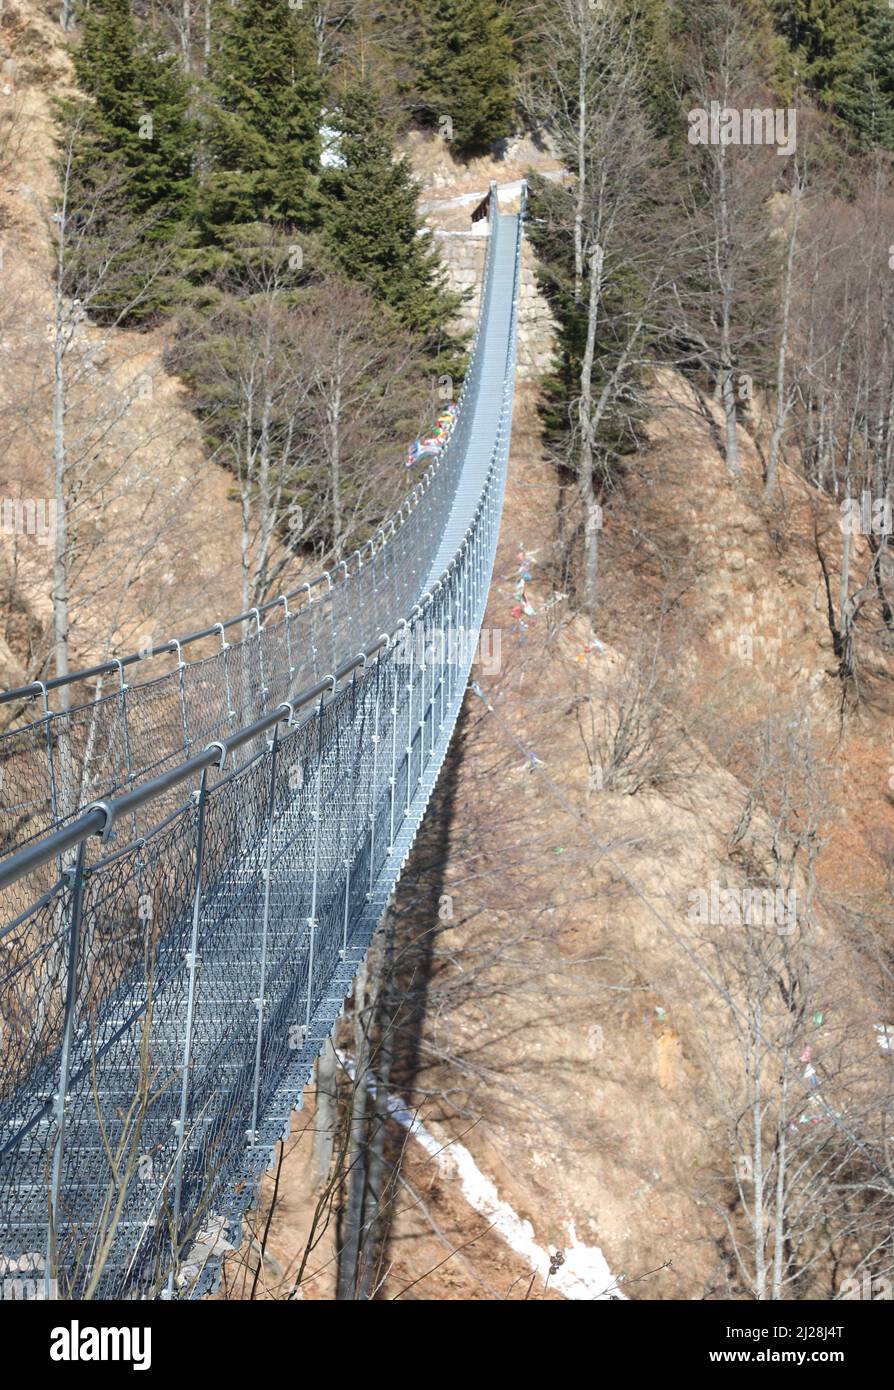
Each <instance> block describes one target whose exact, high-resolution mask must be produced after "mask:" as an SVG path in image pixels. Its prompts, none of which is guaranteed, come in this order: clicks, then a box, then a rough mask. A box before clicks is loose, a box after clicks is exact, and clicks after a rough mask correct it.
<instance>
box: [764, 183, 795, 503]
mask: <svg viewBox="0 0 894 1390" xmlns="http://www.w3.org/2000/svg"><path fill="white" fill-rule="evenodd" d="M794 196H795V207H794V211H793V213H792V228H791V233H790V235H789V239H788V254H787V256H786V261H785V277H784V280H783V287H782V328H781V331H780V335H779V355H778V357H777V361H776V419H775V421H774V422H773V433H772V434H771V435H770V448H769V453H768V455H767V478H766V483H765V492H766V495H767V496H768V497H769V496H770V495H771V493H772V492H773V491H774V490H775V487H776V475H777V470H778V466H779V449H780V446H781V444H782V436H783V433H784V432H785V422H786V419H787V418H788V409H789V402H788V382H787V378H786V364H787V360H788V335H789V324H790V321H791V311H792V286H793V283H794V272H795V250H796V247H797V244H798V225H799V223H800V220H801V197H802V190H801V183H800V178H798V179H797V181H796V185H795V195H794Z"/></svg>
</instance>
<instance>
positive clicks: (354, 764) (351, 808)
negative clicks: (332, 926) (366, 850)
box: [341, 660, 366, 960]
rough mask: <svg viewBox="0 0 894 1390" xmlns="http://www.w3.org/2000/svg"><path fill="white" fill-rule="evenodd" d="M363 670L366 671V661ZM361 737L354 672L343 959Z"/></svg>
mask: <svg viewBox="0 0 894 1390" xmlns="http://www.w3.org/2000/svg"><path fill="white" fill-rule="evenodd" d="M363 669H364V671H365V669H366V662H365V660H364V663H363ZM359 742H360V740H359V735H358V730H357V672H356V671H355V672H354V675H353V679H352V680H351V794H350V796H349V797H348V833H347V844H346V846H345V849H346V853H345V855H344V856H343V858H342V866H343V868H344V871H345V897H344V916H343V921H342V942H341V958H342V960H344V959H345V957H346V955H347V953H348V917H349V915H350V907H351V866H352V865H353V862H354V798H355V796H356V795H357V752H358V747H359Z"/></svg>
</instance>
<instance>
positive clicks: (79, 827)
mask: <svg viewBox="0 0 894 1390" xmlns="http://www.w3.org/2000/svg"><path fill="white" fill-rule="evenodd" d="M495 213H496V207H495V199H494V209H493V215H494V235H493V236H492V245H491V252H490V254H489V256H488V265H489V267H490V272H491V273H493V274H496V273H498V274H499V277H500V279H499V287H497V286H496V284H495V282H489V285H488V291H489V292H490V291H493V292H494V293H500V294H504V295H505V294H509V295H511V296H512V305H513V309H512V313H511V317H510V328H509V332H508V338H507V340H506V341H502V342H499V343H497V342H495V341H494V340H493V338H488V339H487V341H486V343H485V344H484V349H485V351H486V353H487V354H490V355H491V357H490V361H491V366H493V363H494V358H493V356H492V355H493V354H495V353H497V354H503V362H502V380H503V387H502V399H501V405H500V411H499V419H498V425H497V428H496V433H495V436H494V438H493V439H492V440H488V442H487V448H488V450H489V464H488V467H487V471H486V476H484V478H483V483H482V487H481V490H480V495H479V497H478V500H477V504H476V505H475V508H474V511H473V512H472V514H471V515H470V516H469V518H468V525H467V526H466V529H465V534H464V539H463V541H462V544H461V545H460V547H459V549H458V551H457V553H456V554H455V556H454V558H453V560H452V562H451V563H450V565H449V567H448V568H447V570H446V571H445V572H444V573H443V575H442V576H441V577H440V578H439V579H438V580H437V581H436V582H435V583H434V585H432V587H431V588H429V589H428V590H427V591H425V592H422V589H421V586H420V588H417V590H416V591H415V593H412V594H410V595H409V597H408V598H404V594H405V592H406V589H407V587H408V585H409V579H408V576H409V575H410V574H412V565H413V564H417V565H418V564H421V563H422V561H423V560H424V558H425V556H426V555H427V554H428V550H427V548H426V547H429V546H430V547H432V550H431V553H432V554H434V553H435V550H434V547H435V546H436V544H437V542H438V541H439V539H440V536H441V535H442V533H444V529H445V526H446V524H447V518H448V514H449V515H451V516H452V519H453V520H454V522H455V520H456V497H457V491H456V485H455V484H456V478H454V481H453V486H452V488H451V484H450V470H451V469H454V470H455V471H456V476H457V477H458V475H459V469H460V467H461V461H460V463H456V462H455V461H453V460H451V459H447V460H445V466H443V467H442V468H441V469H440V470H438V471H437V472H436V473H434V474H432V475H431V477H430V481H429V484H428V486H427V489H426V493H425V499H426V500H425V504H424V505H416V506H415V507H414V508H413V512H412V515H411V516H410V517H409V518H408V520H407V523H406V524H405V526H404V527H396V528H395V531H394V534H393V536H392V538H391V540H390V541H389V543H388V544H387V545H385V546H383V547H382V548H381V550H380V551H379V552H378V554H379V555H382V556H385V555H389V556H391V557H392V559H391V561H390V562H389V563H390V564H391V567H392V572H393V573H394V574H397V573H398V572H400V574H402V576H403V578H402V579H401V580H400V581H398V580H395V589H394V593H395V595H399V596H400V598H399V599H398V598H397V597H395V599H394V602H395V603H400V602H402V603H404V607H403V609H402V611H400V612H399V617H398V618H397V619H396V620H395V622H394V623H392V624H391V626H390V627H389V626H388V624H387V622H386V623H381V625H380V620H381V618H382V616H383V615H385V614H388V613H393V612H394V611H395V610H394V609H393V608H391V607H390V604H391V595H390V594H389V595H388V605H387V606H386V605H385V604H384V599H383V598H382V590H381V588H377V587H376V585H374V584H370V585H369V586H368V588H367V590H366V595H365V597H366V600H368V602H369V605H370V610H371V611H372V612H373V613H374V614H375V616H376V619H377V623H376V624H374V625H373V627H374V629H375V628H377V629H378V632H381V634H382V635H381V636H379V635H378V632H376V631H374V632H373V638H372V639H369V638H368V637H367V638H365V639H361V640H360V641H359V642H355V645H354V646H353V648H352V649H351V650H346V653H345V655H344V656H343V658H342V659H341V660H336V659H335V658H336V657H337V656H339V654H340V651H344V650H345V649H336V647H335V646H334V645H333V647H332V650H331V651H329V652H328V653H327V657H328V660H327V662H326V663H325V665H326V666H328V667H329V668H330V670H331V674H327V673H325V672H323V674H319V672H321V671H323V665H322V664H321V665H320V666H318V667H317V668H312V667H311V668H310V669H309V670H308V674H309V675H310V676H311V677H316V676H317V675H318V674H319V678H318V679H313V680H312V681H311V682H310V683H309V686H308V688H307V689H306V690H304V691H303V692H302V693H301V694H300V695H294V694H293V695H292V698H291V700H288V699H287V700H286V701H285V702H284V703H281V704H279V705H278V706H277V707H274V708H273V709H272V710H269V705H268V706H267V707H266V708H267V709H268V710H269V712H265V713H264V714H263V715H262V716H261V717H259V718H256V719H255V720H254V721H251V720H249V721H247V722H246V723H245V724H244V726H243V727H240V728H238V729H236V730H235V731H232V732H228V733H226V734H223V735H222V736H220V729H219V727H218V726H211V727H212V732H216V734H217V735H218V737H216V738H215V739H214V740H212V741H210V743H209V746H207V747H205V748H203V749H202V751H200V752H196V751H195V749H196V747H197V744H198V741H199V738H200V737H201V736H200V735H198V733H197V736H196V738H195V739H192V738H190V741H189V742H187V740H186V737H184V742H183V745H182V746H181V748H180V749H179V750H178V754H179V757H180V759H181V760H182V758H183V754H184V753H190V752H192V756H191V757H189V758H188V759H187V761H185V762H184V761H180V762H179V763H178V765H176V766H168V765H167V764H168V763H169V762H170V760H171V758H172V757H173V754H172V753H170V752H168V753H166V754H165V757H164V758H163V759H161V760H159V761H158V762H156V763H155V764H154V766H153V772H154V773H155V775H154V776H152V777H151V778H150V779H149V780H148V781H145V782H143V783H141V784H137V780H136V779H135V778H134V776H133V775H132V773H127V771H126V768H125V775H124V780H123V781H121V782H120V783H119V784H118V785H120V786H122V787H123V788H125V790H124V791H123V792H122V793H121V794H120V795H113V796H112V797H111V798H108V797H106V798H103V799H102V800H101V801H100V802H98V803H96V804H92V805H90V806H88V807H87V808H86V809H84V810H82V811H81V812H80V814H78V815H75V814H74V812H71V811H69V812H68V813H67V823H66V824H65V825H63V826H62V827H61V828H59V829H57V830H56V832H55V833H54V834H53V835H51V836H49V837H46V838H44V839H43V840H41V841H39V842H37V843H36V844H31V845H30V846H26V847H25V848H23V849H20V850H19V851H18V852H17V853H16V854H15V855H14V856H13V857H12V858H11V859H9V860H7V861H6V862H5V863H4V864H2V865H0V901H3V902H4V903H5V904H7V905H8V906H10V907H11V912H10V920H9V921H8V922H7V925H6V926H4V927H3V928H0V1295H2V1296H5V1297H10V1296H12V1297H15V1296H22V1293H21V1291H22V1286H23V1279H22V1277H21V1273H22V1271H23V1269H27V1270H30V1271H31V1273H32V1282H33V1283H34V1286H35V1289H34V1291H35V1294H36V1296H40V1293H41V1292H42V1293H44V1294H47V1293H51V1292H57V1293H58V1294H59V1295H60V1296H71V1297H77V1298H91V1297H102V1298H109V1297H134V1296H136V1297H159V1296H173V1295H176V1296H184V1295H195V1294H197V1293H200V1292H202V1291H203V1290H204V1289H205V1288H207V1287H208V1284H209V1279H210V1277H211V1275H212V1273H213V1269H214V1259H213V1257H212V1258H211V1259H210V1262H209V1263H208V1264H207V1265H205V1264H204V1261H203V1257H201V1256H198V1255H196V1253H195V1252H196V1251H205V1252H206V1254H207V1252H208V1251H211V1250H212V1249H213V1246H214V1238H215V1236H216V1235H218V1234H219V1233H220V1232H221V1231H225V1232H226V1233H227V1234H228V1236H229V1238H230V1239H231V1240H233V1241H236V1240H237V1239H238V1237H239V1226H240V1221H241V1218H242V1216H243V1214H244V1211H245V1209H246V1206H247V1204H248V1202H249V1201H250V1199H251V1195H252V1193H253V1191H254V1188H255V1184H256V1179H257V1177H258V1175H259V1174H260V1172H261V1171H263V1169H264V1168H265V1167H266V1166H267V1165H268V1164H269V1162H270V1161H271V1160H272V1156H273V1151H274V1148H275V1145H276V1142H277V1140H278V1139H279V1138H280V1137H282V1136H283V1135H284V1134H286V1133H287V1132H288V1128H289V1118H290V1114H291V1111H292V1110H293V1109H294V1108H295V1106H296V1105H298V1104H299V1103H300V1096H301V1091H302V1088H303V1085H304V1083H305V1081H306V1079H307V1077H308V1075H309V1073H310V1069H311V1067H312V1064H313V1061H314V1059H315V1057H316V1056H317V1054H318V1052H319V1050H320V1047H321V1046H322V1043H323V1041H324V1039H325V1038H326V1036H327V1035H328V1033H329V1032H330V1030H331V1028H332V1026H333V1024H334V1021H335V1019H336V1017H337V1015H338V1013H339V1011H340V1008H341V1005H342V1001H343V998H344V994H345V993H346V991H347V989H348V987H349V984H350V980H351V978H352V976H353V974H354V972H355V970H356V967H357V964H358V963H359V961H360V960H362V958H363V955H364V954H365V951H366V948H367V946H368V942H369V939H370V937H371V934H372V932H373V930H374V929H375V926H376V924H377V922H378V921H379V920H380V917H381V914H382V912H383V910H384V907H385V905H386V903H387V900H388V898H389V896H390V894H391V893H392V892H393V889H394V885H395V883H396V880H397V878H398V876H399V874H400V872H401V869H402V867H403V865H404V863H405V861H406V857H407V855H408V854H409V851H410V847H411V845H412V841H413V837H414V835H415V833H416V829H417V828H418V825H419V824H420V822H421V819H422V817H423V815H424V813H425V809H426V806H427V803H428V799H429V797H430V795H431V792H432V790H433V788H434V785H435V781H436V779H437V775H438V772H439V769H440V766H441V763H442V761H443V758H444V755H445V752H446V748H447V745H448V743H449V740H450V737H451V734H452V731H453V727H454V723H455V720H456V718H457V715H458V712H459V708H460V705H461V702H462V698H463V692H464V690H465V685H466V681H467V678H468V673H469V669H470V666H471V662H472V654H473V647H474V643H475V641H476V640H477V636H478V632H479V628H480V624H481V620H482V617H483V612H484V604H485V601H486V596H487V589H488V585H489V582H490V575H491V571H492V566H493V558H494V553H495V547H496V539H497V532H498V528H499V519H500V512H501V506H502V496H503V488H504V482H505V473H506V464H507V458H508V445H509V429H510V423H511V408H512V389H513V380H514V360H515V339H516V324H517V316H516V312H515V311H516V308H517V298H518V284H519V267H520V249H521V226H522V219H521V216H519V218H518V219H517V222H516V220H515V219H512V218H502V219H500V221H501V223H503V224H505V228H504V227H502V226H501V229H500V238H502V239H503V242H502V251H499V252H498V250H497V249H495V248H497V243H498V238H497V236H496V228H497V223H496V217H495ZM509 238H511V240H510V239H509ZM500 256H502V258H503V263H501V261H500ZM489 302H490V301H488V303H489ZM482 312H483V314H484V315H485V317H484V318H483V319H482V323H485V324H486V322H487V319H486V315H487V313H488V312H489V309H488V306H487V304H485V306H484V308H483V311H482ZM479 365H480V364H479ZM474 389H475V383H474V382H472V383H470V386H469V390H470V397H469V402H467V405H468V406H469V409H468V414H467V417H466V418H467V422H469V423H468V424H467V428H472V422H473V421H474V398H473V397H472V396H471V392H472V391H474ZM470 402H471V404H469V403H470ZM441 480H443V481H441ZM439 488H441V489H442V490H443V497H444V498H447V497H449V498H450V501H451V506H453V508H454V510H453V512H452V513H450V508H449V507H448V508H447V509H446V510H444V511H443V513H442V512H441V511H440V510H439V509H440V507H441V505H442V501H443V499H441V495H440V494H439V491H438V489H439ZM439 499H440V500H439ZM430 505H431V506H432V507H434V509H435V511H434V515H435V516H436V517H440V521H439V525H438V528H437V530H436V531H435V530H433V529H432V522H431V521H430V519H429V518H428V507H429V506H430ZM413 518H418V520H417V521H416V522H415V525H416V527H417V528H418V537H417V540H416V541H414V540H413V539H412V537H413V534H414V533H413V531H412V530H410V529H409V528H410V526H411V523H412V522H413ZM401 535H403V536H404V537H405V538H407V545H406V547H405V551H404V553H403V555H401V554H400V552H399V551H398V550H397V549H395V548H394V543H395V541H397V540H398V538H399V537H400V536H401ZM422 538H425V544H423V543H422ZM395 556H397V557H398V558H397V560H396V561H395V559H394V558H393V557H395ZM404 561H406V567H403V565H404ZM383 565H384V562H383ZM365 568H366V566H364V569H365ZM361 573H362V571H359V570H358V571H357V572H356V573H353V574H352V573H351V572H349V574H348V576H347V577H346V579H345V584H344V587H343V589H342V591H341V592H342V594H343V593H344V591H345V590H346V589H347V587H348V585H350V584H352V583H353V584H355V586H356V587H355V589H354V593H355V594H357V593H359V592H360V591H361V585H362V583H363V582H365V581H362V580H361V578H360V575H361ZM384 575H385V569H384V568H382V569H381V570H380V573H379V580H380V581H381V580H382V579H383V577H384ZM329 592H330V591H328V590H327V596H328V594H329ZM331 593H332V594H333V595H336V594H337V593H338V586H337V585H333V588H332V590H331ZM377 596H378V598H379V599H380V600H381V606H379V605H378V604H377ZM336 601H337V600H336V599H335V598H333V599H332V600H331V602H332V604H333V609H332V611H333V613H334V612H335V608H334V605H335V603H336ZM370 610H367V609H366V608H363V609H361V608H355V609H354V610H353V611H352V612H351V614H350V616H349V613H348V609H347V607H346V606H343V607H342V609H341V610H340V611H339V613H338V615H337V620H336V618H335V617H333V623H332V627H331V629H330V632H329V637H330V638H332V634H333V633H335V632H339V633H342V634H346V633H347V632H348V631H349V627H350V632H351V639H352V641H353V640H354V638H355V636H356V634H357V633H358V631H359V629H358V627H357V616H358V615H359V614H362V615H363V623H364V627H363V632H364V633H367V632H368V631H369V629H368V627H367V626H366V623H367V619H368V617H369V611H370ZM258 631H259V634H262V633H263V632H264V628H263V627H262V626H261V624H260V623H259V624H258ZM386 634H387V635H386ZM332 640H333V643H334V638H332ZM268 650H269V649H267V650H265V651H264V653H263V656H266V655H267V652H268ZM222 655H223V656H226V653H223V654H222ZM263 656H262V655H261V650H260V646H259V651H258V656H257V666H256V667H254V668H252V667H250V666H247V667H246V672H247V673H248V672H252V671H253V676H251V677H250V676H249V675H248V674H246V680H248V679H250V678H251V679H256V680H259V681H262V682H266V683H267V696H266V697H265V698H266V699H267V700H270V699H272V698H273V693H272V692H273V690H274V689H275V687H274V686H273V679H274V678H273V677H272V676H271V675H270V673H269V672H268V670H267V669H266V667H264V668H263V669H262V662H263ZM302 669H304V668H302ZM187 670H188V672H189V674H188V676H185V675H184V674H183V672H184V668H183V666H181V667H179V668H178V671H177V672H176V681H175V682H174V683H173V684H172V686H171V687H170V688H172V689H174V690H175V691H176V695H177V700H178V702H179V699H180V692H181V691H182V690H183V689H184V686H185V683H186V681H187V680H188V681H195V682H197V683H198V682H201V681H203V680H205V679H206V678H207V675H208V672H207V668H206V667H205V664H204V661H196V662H194V663H191V664H190V665H189V666H188V667H187ZM223 674H224V673H223V671H222V670H221V667H220V666H218V668H217V678H218V679H222V678H223ZM149 684H151V683H149ZM140 688H141V689H142V687H140ZM247 689H248V687H247V686H246V690H247ZM290 691H291V687H288V686H287V687H286V693H287V694H289V693H290ZM147 698H148V697H147ZM163 698H167V696H165V697H163ZM229 698H230V696H229V694H227V696H226V699H227V702H229ZM252 698H253V697H252ZM119 708H120V706H119ZM189 708H190V709H192V708H194V706H192V705H190V706H189ZM253 708H255V709H256V708H257V707H256V706H255V707H253ZM121 717H122V718H123V716H121ZM199 727H201V726H200V725H197V730H198V728H199ZM138 729H139V725H138V724H137V723H136V722H134V724H133V725H130V724H128V726H127V731H128V736H130V734H131V733H132V732H135V731H138ZM104 756H107V757H108V760H109V761H108V762H107V763H105V764H103V766H104V768H105V773H104V775H105V776H107V777H108V780H109V783H110V784H111V783H112V782H114V780H115V778H116V777H121V775H122V773H121V769H120V765H119V764H118V763H115V762H114V758H115V756H116V753H115V746H114V744H113V741H111V740H110V742H109V748H108V752H107V755H106V754H104ZM132 756H133V755H132ZM159 767H161V770H160V772H159V771H158V769H159ZM13 914H14V915H13ZM23 1262H24V1264H23ZM11 1268H14V1269H17V1270H18V1271H19V1277H18V1278H17V1279H14V1280H12V1281H10V1280H9V1279H8V1278H7V1279H6V1280H5V1281H4V1277H3V1273H2V1271H3V1270H5V1271H6V1272H7V1274H8V1272H9V1270H10V1269H11ZM34 1271H38V1272H39V1277H37V1276H35V1275H34ZM10 1282H11V1284H12V1293H10V1292H9V1286H10Z"/></svg>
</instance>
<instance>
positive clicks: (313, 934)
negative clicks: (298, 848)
mask: <svg viewBox="0 0 894 1390" xmlns="http://www.w3.org/2000/svg"><path fill="white" fill-rule="evenodd" d="M332 688H333V690H334V689H335V680H334V679H333V681H332ZM324 698H325V697H324V696H323V695H321V696H320V704H319V708H318V711H317V719H318V720H319V736H318V739H317V785H316V789H315V791H314V813H313V815H314V867H313V880H312V882H311V889H310V916H309V917H308V919H307V925H308V927H309V928H310V946H309V951H308V958H307V1008H306V1010H305V1017H304V1038H305V1041H306V1040H307V1038H308V1036H309V1034H310V1020H311V1014H312V1013H313V998H314V967H315V965H316V944H317V927H318V926H319V922H318V921H317V886H318V883H319V876H320V819H321V817H320V798H321V790H322V783H323V701H324Z"/></svg>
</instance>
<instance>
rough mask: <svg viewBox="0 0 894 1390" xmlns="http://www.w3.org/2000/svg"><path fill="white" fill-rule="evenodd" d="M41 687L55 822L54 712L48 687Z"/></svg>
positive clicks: (57, 817)
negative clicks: (51, 707)
mask: <svg viewBox="0 0 894 1390" xmlns="http://www.w3.org/2000/svg"><path fill="white" fill-rule="evenodd" d="M36 684H37V685H39V686H40V693H41V695H42V696H43V712H44V718H45V720H46V725H45V729H46V741H47V767H48V769H49V773H50V808H51V810H52V812H53V820H54V822H55V821H58V819H59V805H58V792H57V790H56V768H55V766H54V764H53V732H52V724H53V711H52V710H51V709H50V697H49V694H48V692H47V687H46V685H45V684H44V682H43V681H37V682H36Z"/></svg>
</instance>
